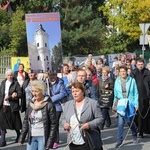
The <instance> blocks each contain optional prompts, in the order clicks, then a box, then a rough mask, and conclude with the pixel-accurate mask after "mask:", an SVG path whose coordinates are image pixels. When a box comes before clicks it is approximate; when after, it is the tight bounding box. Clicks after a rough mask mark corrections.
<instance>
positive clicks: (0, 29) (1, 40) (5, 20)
mask: <svg viewBox="0 0 150 150" xmlns="http://www.w3.org/2000/svg"><path fill="white" fill-rule="evenodd" d="M10 22H11V18H10V15H9V14H8V13H7V12H6V11H5V10H1V9H0V33H1V34H0V51H1V52H2V51H4V50H6V49H7V48H8V45H9V41H10V37H9V23H10Z"/></svg>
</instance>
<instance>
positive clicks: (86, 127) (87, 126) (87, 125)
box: [81, 123, 90, 130]
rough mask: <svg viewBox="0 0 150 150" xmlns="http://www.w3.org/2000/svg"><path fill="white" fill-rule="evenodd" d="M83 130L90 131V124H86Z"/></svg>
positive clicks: (82, 127)
mask: <svg viewBox="0 0 150 150" xmlns="http://www.w3.org/2000/svg"><path fill="white" fill-rule="evenodd" d="M81 129H85V130H88V129H90V124H89V123H85V124H83V125H82V126H81Z"/></svg>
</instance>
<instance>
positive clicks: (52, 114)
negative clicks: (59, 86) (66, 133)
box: [18, 97, 57, 148]
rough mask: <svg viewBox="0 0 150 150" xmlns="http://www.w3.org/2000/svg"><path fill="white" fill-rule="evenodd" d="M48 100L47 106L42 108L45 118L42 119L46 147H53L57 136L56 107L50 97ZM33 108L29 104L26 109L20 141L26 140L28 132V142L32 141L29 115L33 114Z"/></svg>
mask: <svg viewBox="0 0 150 150" xmlns="http://www.w3.org/2000/svg"><path fill="white" fill-rule="evenodd" d="M47 101H48V103H47V104H46V106H45V107H44V108H42V109H41V111H42V118H43V119H42V120H43V125H44V137H45V147H46V148H53V143H54V142H55V138H56V127H57V122H56V109H55V106H54V105H53V104H52V101H51V99H50V98H49V97H48V99H47ZM31 102H32V101H31ZM32 103H33V102H32ZM32 110H33V109H32V108H31V106H29V107H28V109H27V111H26V115H25V118H24V121H23V127H22V131H21V134H20V138H19V140H18V142H19V143H23V142H24V140H25V138H26V135H27V134H28V143H29V144H30V143H31V124H30V120H29V115H30V114H31V112H32Z"/></svg>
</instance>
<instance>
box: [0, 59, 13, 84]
mask: <svg viewBox="0 0 150 150" xmlns="http://www.w3.org/2000/svg"><path fill="white" fill-rule="evenodd" d="M7 68H11V57H10V56H0V82H1V81H2V80H3V79H4V78H5V71H6V69H7Z"/></svg>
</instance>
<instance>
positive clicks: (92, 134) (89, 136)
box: [74, 108, 103, 150]
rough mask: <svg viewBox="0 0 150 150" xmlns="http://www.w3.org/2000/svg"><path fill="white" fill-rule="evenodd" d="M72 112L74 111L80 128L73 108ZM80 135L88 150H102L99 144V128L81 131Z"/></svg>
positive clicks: (100, 143)
mask: <svg viewBox="0 0 150 150" xmlns="http://www.w3.org/2000/svg"><path fill="white" fill-rule="evenodd" d="M74 111H75V115H76V118H77V120H78V122H79V124H80V127H81V121H80V120H79V118H78V116H77V111H76V109H75V108H74ZM81 135H82V138H83V139H84V142H85V143H86V145H87V147H88V149H89V150H103V148H102V142H101V133H100V129H99V128H97V129H93V130H91V129H89V130H83V129H81Z"/></svg>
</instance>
